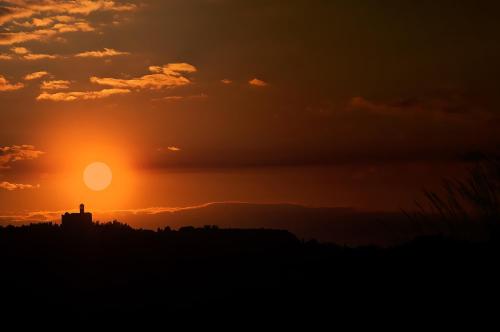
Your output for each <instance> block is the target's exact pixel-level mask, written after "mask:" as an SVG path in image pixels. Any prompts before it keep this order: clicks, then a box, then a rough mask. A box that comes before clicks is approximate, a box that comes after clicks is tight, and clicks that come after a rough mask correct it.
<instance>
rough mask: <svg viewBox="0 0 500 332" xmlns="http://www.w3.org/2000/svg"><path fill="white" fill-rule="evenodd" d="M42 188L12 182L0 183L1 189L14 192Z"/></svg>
mask: <svg viewBox="0 0 500 332" xmlns="http://www.w3.org/2000/svg"><path fill="white" fill-rule="evenodd" d="M38 188H40V185H39V184H37V185H36V186H35V185H32V184H22V183H10V182H6V181H3V182H0V189H4V190H8V191H14V190H25V189H38Z"/></svg>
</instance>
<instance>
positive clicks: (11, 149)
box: [0, 144, 45, 168]
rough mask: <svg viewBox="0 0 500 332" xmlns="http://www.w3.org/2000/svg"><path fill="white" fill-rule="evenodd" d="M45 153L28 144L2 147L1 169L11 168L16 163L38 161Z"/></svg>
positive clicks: (0, 154) (0, 155)
mask: <svg viewBox="0 0 500 332" xmlns="http://www.w3.org/2000/svg"><path fill="white" fill-rule="evenodd" d="M44 153H45V152H43V151H40V150H36V149H35V147H34V146H33V145H28V144H24V145H12V146H3V147H0V168H10V164H11V163H13V162H16V161H21V160H32V159H37V158H38V157H40V156H41V155H42V154H44Z"/></svg>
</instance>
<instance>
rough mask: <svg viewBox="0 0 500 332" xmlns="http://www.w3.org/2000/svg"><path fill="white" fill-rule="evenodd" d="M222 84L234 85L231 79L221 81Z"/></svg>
mask: <svg viewBox="0 0 500 332" xmlns="http://www.w3.org/2000/svg"><path fill="white" fill-rule="evenodd" d="M220 82H221V83H223V84H231V83H233V81H231V80H230V79H227V78H225V79H223V80H221V81H220Z"/></svg>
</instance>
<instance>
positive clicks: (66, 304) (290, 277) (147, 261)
mask: <svg viewBox="0 0 500 332" xmlns="http://www.w3.org/2000/svg"><path fill="white" fill-rule="evenodd" d="M498 252H499V251H498V246H497V244H496V243H475V244H474V243H467V242H459V241H455V240H451V239H447V238H444V237H439V236H438V237H425V238H418V239H416V240H414V241H412V242H408V243H406V244H404V245H400V246H396V247H391V248H378V247H359V248H348V247H343V246H336V245H326V244H319V243H317V242H315V241H310V242H302V241H299V240H298V239H297V238H296V237H295V236H294V235H292V234H291V233H289V232H287V231H282V230H270V229H247V230H243V229H220V228H218V227H214V226H206V227H202V228H195V227H184V228H181V229H179V230H171V229H169V228H166V229H161V230H158V231H151V230H135V229H133V228H131V227H129V226H128V225H126V224H122V223H119V222H113V223H108V224H99V225H96V224H93V225H91V226H90V227H82V228H81V229H75V228H64V227H62V226H59V225H54V224H34V225H30V226H23V227H13V226H10V227H1V228H0V265H1V267H2V273H1V274H0V284H1V285H3V292H2V302H1V303H2V306H3V308H2V310H1V311H0V312H2V313H3V314H5V315H9V316H10V317H13V316H12V315H16V314H20V315H21V316H24V317H30V318H33V317H38V316H42V317H45V318H47V317H48V318H54V319H61V318H71V319H78V321H93V320H96V319H108V320H113V321H115V322H119V323H126V322H128V321H130V320H131V319H138V320H140V321H142V322H145V321H151V320H158V321H162V322H165V321H169V322H170V320H171V319H173V318H179V317H180V316H187V317H188V318H187V321H190V319H189V317H191V319H192V317H202V316H201V315H208V316H210V317H220V319H221V320H227V319H229V318H230V317H232V318H234V317H236V316H238V315H242V316H246V317H248V316H250V317H252V320H258V319H263V317H265V315H271V316H274V317H277V315H279V316H281V315H284V316H283V317H295V316H297V317H298V316H302V317H303V316H310V317H314V316H315V315H320V316H324V315H326V316H324V317H330V316H329V315H334V316H335V317H337V322H338V320H339V319H341V318H342V317H346V316H345V315H349V314H351V315H353V314H354V315H363V316H364V317H374V316H377V317H379V318H380V317H384V316H382V315H385V314H387V312H390V314H391V315H397V316H398V317H403V315H406V316H414V317H413V319H416V318H418V319H422V315H430V314H435V313H439V315H440V317H441V318H442V317H443V315H445V313H444V309H443V308H445V309H446V310H451V312H453V315H460V314H462V313H464V312H467V314H468V315H471V314H472V313H473V311H474V310H478V309H479V308H482V306H481V305H482V303H481V302H479V300H480V297H481V296H482V294H488V296H491V297H493V298H495V297H496V296H497V295H499V286H498V282H497V280H498V277H499V276H500V275H499V273H498V271H497V270H498V269H497V268H496V262H497V261H498V257H499V255H498ZM417 310H418V311H417ZM54 312H56V313H57V315H55V313H54ZM419 317H420V318H419Z"/></svg>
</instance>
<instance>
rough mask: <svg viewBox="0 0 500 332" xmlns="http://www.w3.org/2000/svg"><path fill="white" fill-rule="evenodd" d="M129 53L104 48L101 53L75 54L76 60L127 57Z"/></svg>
mask: <svg viewBox="0 0 500 332" xmlns="http://www.w3.org/2000/svg"><path fill="white" fill-rule="evenodd" d="M129 54H130V53H129V52H121V51H117V50H114V49H112V48H105V49H104V50H103V51H87V52H82V53H78V54H75V57H77V58H106V57H112V56H119V55H129Z"/></svg>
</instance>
